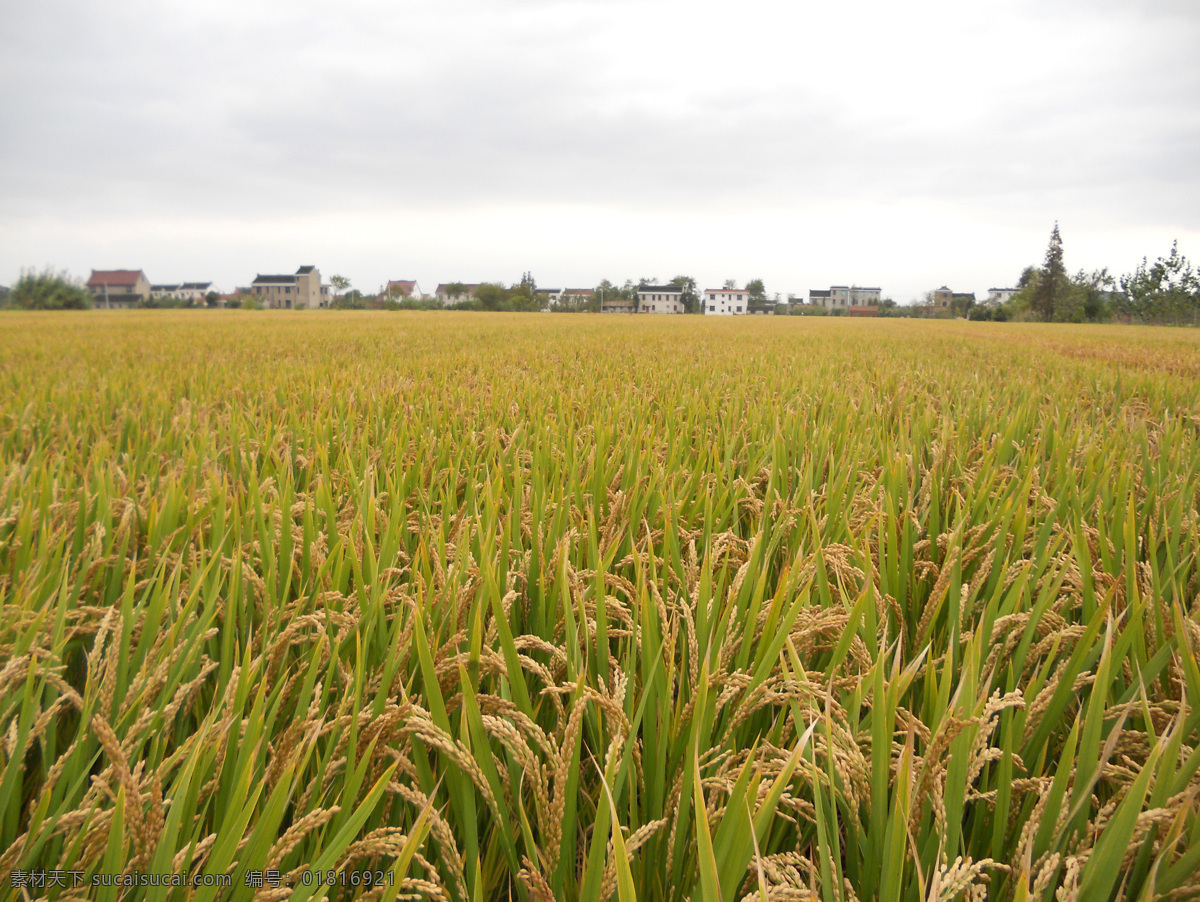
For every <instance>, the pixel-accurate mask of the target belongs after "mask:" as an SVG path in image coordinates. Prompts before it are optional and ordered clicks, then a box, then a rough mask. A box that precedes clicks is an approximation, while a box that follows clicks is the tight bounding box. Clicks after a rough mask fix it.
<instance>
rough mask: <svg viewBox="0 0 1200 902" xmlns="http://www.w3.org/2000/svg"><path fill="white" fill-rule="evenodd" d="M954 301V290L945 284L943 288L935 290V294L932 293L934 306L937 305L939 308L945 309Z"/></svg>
mask: <svg viewBox="0 0 1200 902" xmlns="http://www.w3.org/2000/svg"><path fill="white" fill-rule="evenodd" d="M953 301H954V292H953V291H951V290H950V289H949V288H947V287H946V286H945V285H943V286H942V287H941V288H939V289H937V290H936V291H934V292H933V294H932V295H931V303H932V306H934V307H936V308H937V309H939V310H944V309H947V308H949V306H950V304H951V303H952V302H953Z"/></svg>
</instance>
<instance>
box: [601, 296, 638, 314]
mask: <svg viewBox="0 0 1200 902" xmlns="http://www.w3.org/2000/svg"><path fill="white" fill-rule="evenodd" d="M600 312H601V313H636V312H637V302H636V301H634V300H633V299H632V298H623V297H621V296H620V295H615V296H611V297H601V298H600Z"/></svg>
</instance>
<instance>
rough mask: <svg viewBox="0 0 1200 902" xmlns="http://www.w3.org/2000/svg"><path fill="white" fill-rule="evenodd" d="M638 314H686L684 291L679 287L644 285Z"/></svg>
mask: <svg viewBox="0 0 1200 902" xmlns="http://www.w3.org/2000/svg"><path fill="white" fill-rule="evenodd" d="M637 310H638V313H684V312H686V311H685V310H684V307H683V289H682V288H681V287H680V286H678V285H642V286H640V287H639V288H638V304H637Z"/></svg>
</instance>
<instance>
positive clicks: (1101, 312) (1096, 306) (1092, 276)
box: [1058, 268, 1115, 323]
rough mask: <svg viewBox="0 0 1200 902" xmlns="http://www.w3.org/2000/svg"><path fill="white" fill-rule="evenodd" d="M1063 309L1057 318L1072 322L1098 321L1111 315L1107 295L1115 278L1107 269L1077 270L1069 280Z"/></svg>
mask: <svg viewBox="0 0 1200 902" xmlns="http://www.w3.org/2000/svg"><path fill="white" fill-rule="evenodd" d="M1069 282H1070V290H1069V291H1068V292H1067V295H1066V304H1065V308H1066V309H1065V311H1064V313H1063V314H1060V315H1059V316H1058V319H1060V320H1065V321H1068V322H1074V323H1085V322H1086V323H1099V322H1104V321H1106V320H1108V319H1110V318H1111V317H1112V307H1111V304H1110V303H1109V297H1110V296H1111V294H1112V288H1113V285H1114V284H1115V280H1114V279H1113V277H1112V276H1111V275H1109V272H1108V269H1107V268H1105V269H1098V270H1095V271H1093V272H1090V273H1088V272H1084V271H1083V270H1082V269H1081V270H1079V272H1078V273H1076V274H1075V275H1074V276H1073V277H1072V278H1071V279H1070V280H1069Z"/></svg>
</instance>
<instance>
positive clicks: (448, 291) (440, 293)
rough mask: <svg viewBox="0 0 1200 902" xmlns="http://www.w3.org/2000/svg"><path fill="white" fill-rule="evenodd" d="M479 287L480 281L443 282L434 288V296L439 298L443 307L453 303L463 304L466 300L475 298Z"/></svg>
mask: <svg viewBox="0 0 1200 902" xmlns="http://www.w3.org/2000/svg"><path fill="white" fill-rule="evenodd" d="M478 288H479V283H478V282H472V283H470V284H468V283H466V282H442V283H441V284H439V285H438V287H437V288H436V289H435V290H434V292H433V296H434V297H435V298H437V299H438V301H439V302H440V303H441V305H442V306H443V307H449V306H451V305H453V304H461V303H463V302H464V301H473V300H475V291H476V289H478Z"/></svg>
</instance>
